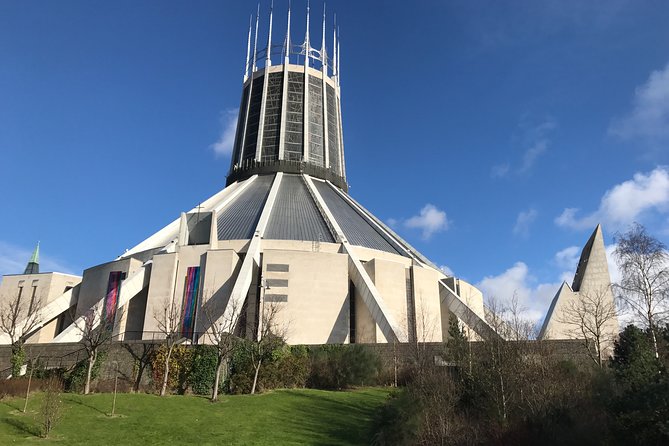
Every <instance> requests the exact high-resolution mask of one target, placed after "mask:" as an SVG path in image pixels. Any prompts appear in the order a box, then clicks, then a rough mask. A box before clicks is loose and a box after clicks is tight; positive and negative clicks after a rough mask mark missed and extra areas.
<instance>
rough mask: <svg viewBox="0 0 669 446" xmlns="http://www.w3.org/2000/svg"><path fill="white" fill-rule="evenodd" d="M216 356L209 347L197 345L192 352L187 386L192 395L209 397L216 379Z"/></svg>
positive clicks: (214, 350)
mask: <svg viewBox="0 0 669 446" xmlns="http://www.w3.org/2000/svg"><path fill="white" fill-rule="evenodd" d="M217 363H218V354H217V352H216V348H215V347H214V346H211V345H197V346H195V347H193V350H192V367H191V371H190V374H189V376H188V384H189V386H190V388H191V389H192V390H193V393H196V394H198V395H209V394H210V393H211V391H212V390H211V389H212V388H213V387H214V379H216V365H217Z"/></svg>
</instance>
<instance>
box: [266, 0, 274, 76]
mask: <svg viewBox="0 0 669 446" xmlns="http://www.w3.org/2000/svg"><path fill="white" fill-rule="evenodd" d="M273 10H274V0H272V3H271V4H270V6H269V32H268V33H267V55H266V56H267V57H266V58H265V66H266V67H269V66H270V65H272V57H271V56H272V11H273Z"/></svg>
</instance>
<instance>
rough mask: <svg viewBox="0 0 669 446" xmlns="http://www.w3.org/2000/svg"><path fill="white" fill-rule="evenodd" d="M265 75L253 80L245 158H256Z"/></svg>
mask: <svg viewBox="0 0 669 446" xmlns="http://www.w3.org/2000/svg"><path fill="white" fill-rule="evenodd" d="M264 79H265V76H260V77H257V78H255V79H254V80H253V85H252V88H251V102H250V106H249V117H248V120H247V123H246V137H245V140H244V158H243V159H244V160H248V159H254V158H255V156H256V145H257V142H258V122H259V121H260V105H261V102H262V88H263V82H264Z"/></svg>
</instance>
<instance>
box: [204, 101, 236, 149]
mask: <svg viewBox="0 0 669 446" xmlns="http://www.w3.org/2000/svg"><path fill="white" fill-rule="evenodd" d="M238 114H239V109H234V110H226V111H225V112H223V113H221V127H222V130H221V136H219V138H218V141H216V142H215V143H214V144H212V145H211V146H209V147H211V149H212V150H213V151H214V153H215V154H216V156H223V155H229V154H231V153H232V146H233V145H234V143H235V133H236V131H237V117H238Z"/></svg>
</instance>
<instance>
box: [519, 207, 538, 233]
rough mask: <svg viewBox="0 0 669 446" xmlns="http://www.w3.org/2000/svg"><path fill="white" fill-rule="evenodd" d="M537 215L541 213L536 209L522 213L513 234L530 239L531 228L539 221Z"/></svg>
mask: <svg viewBox="0 0 669 446" xmlns="http://www.w3.org/2000/svg"><path fill="white" fill-rule="evenodd" d="M537 215H539V213H538V212H537V210H536V209H528V210H526V211H521V212H520V213H519V214H518V217H517V218H516V224H515V225H514V226H513V233H514V234H515V235H520V236H522V237H528V236H529V235H530V226H531V225H532V223H534V220H536V219H537Z"/></svg>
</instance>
